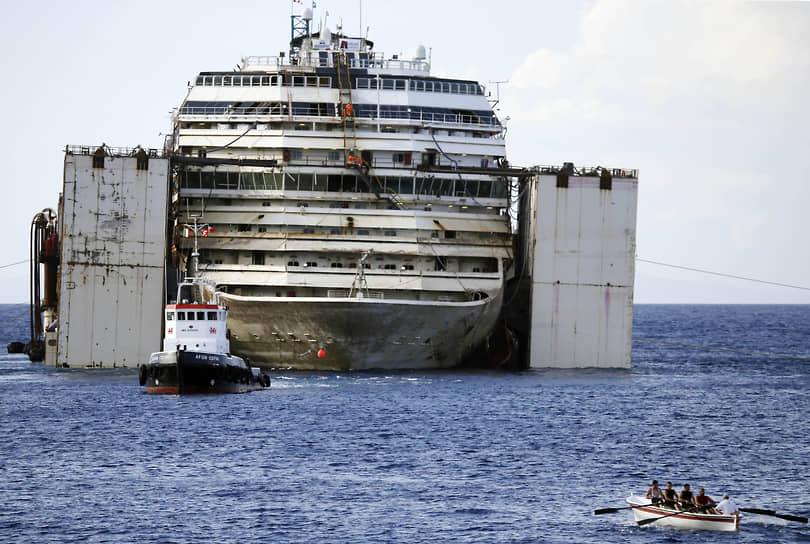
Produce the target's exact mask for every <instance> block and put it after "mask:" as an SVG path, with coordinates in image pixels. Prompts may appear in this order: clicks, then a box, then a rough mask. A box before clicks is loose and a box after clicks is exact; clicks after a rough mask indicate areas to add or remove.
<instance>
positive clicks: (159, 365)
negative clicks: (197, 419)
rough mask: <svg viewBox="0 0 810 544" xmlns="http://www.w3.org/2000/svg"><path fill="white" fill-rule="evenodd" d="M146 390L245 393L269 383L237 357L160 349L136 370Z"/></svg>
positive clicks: (188, 392) (154, 391)
mask: <svg viewBox="0 0 810 544" xmlns="http://www.w3.org/2000/svg"><path fill="white" fill-rule="evenodd" d="M139 378H140V383H141V385H143V386H145V387H146V392H147V393H164V394H173V395H177V394H200V393H247V392H249V391H256V390H259V389H262V388H263V387H266V386H267V385H269V384H270V380H269V378H268V377H267V376H266V375H262V374H258V373H256V372H254V371H253V369H251V368H250V367H249V366H248V365H247V364H246V363H245V362H244V360H242V359H241V358H240V357H235V356H233V355H227V354H224V353H205V352H192V351H161V352H157V353H153V354H152V356H151V357H150V359H149V363H147V364H145V365H141V367H140V369H139Z"/></svg>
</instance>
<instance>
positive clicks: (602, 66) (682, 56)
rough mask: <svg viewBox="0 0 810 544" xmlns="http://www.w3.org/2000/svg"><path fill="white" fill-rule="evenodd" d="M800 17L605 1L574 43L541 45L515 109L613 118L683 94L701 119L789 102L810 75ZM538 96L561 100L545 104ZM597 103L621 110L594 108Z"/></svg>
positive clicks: (527, 67)
mask: <svg viewBox="0 0 810 544" xmlns="http://www.w3.org/2000/svg"><path fill="white" fill-rule="evenodd" d="M792 15H793V13H792V10H790V9H784V8H783V7H779V6H777V7H774V6H773V4H770V5H763V4H754V3H742V2H731V1H708V2H706V1H703V2H687V1H662V0H656V1H646V2H637V1H632V0H597V1H596V2H594V3H593V4H591V5H590V6H589V7H588V8H587V9H586V10H585V11H584V12H583V14H582V17H581V19H580V23H579V27H578V29H577V38H576V40H575V42H574V44H573V45H572V46H571V47H570V48H568V49H566V50H564V51H553V50H550V49H539V50H537V51H534V52H532V53H530V54H529V55H527V56H526V58H525V59H524V60H523V62H522V64H521V65H520V66H519V67H518V68H517V69H516V70H515V72H514V73H513V75H512V78H511V81H512V84H513V87H514V90H515V92H514V95H513V99H514V100H513V101H512V102H511V103H510V107H511V108H512V110H513V112H514V113H513V114H512V115H513V116H519V115H526V116H529V117H531V118H535V119H552V118H556V119H565V120H567V121H572V120H573V121H594V120H596V121H599V120H602V121H605V122H611V121H614V120H615V118H616V114H617V113H618V112H619V111H621V112H622V113H623V117H624V118H626V119H633V120H636V121H644V120H645V119H646V120H649V119H650V118H651V117H658V116H665V114H664V113H665V112H661V109H663V108H669V107H671V106H672V104H673V102H675V103H677V104H678V105H684V104H690V105H691V106H692V108H693V110H694V116H695V117H698V116H700V115H704V116H705V115H706V113H707V110H708V111H716V110H718V109H719V110H729V109H730V110H732V111H734V112H735V113H736V112H737V111H738V110H740V109H745V108H750V107H751V106H752V105H756V106H757V107H758V108H762V107H765V108H768V109H770V108H775V109H780V108H781V107H782V106H784V104H783V103H782V102H783V97H794V98H796V97H798V96H799V93H797V92H795V91H796V90H797V89H807V87H808V79H809V78H810V75H809V74H808V72H809V71H808V67H810V55H809V54H808V53H809V52H810V48H808V43H807V42H808V40H807V37H806V36H805V34H806V29H803V28H802V25H801V24H798V23H797V21H795V20H794V18H793V16H792ZM764 97H766V98H768V99H770V100H772V102H771V103H770V104H763V103H762V102H763V98H764ZM538 100H544V101H546V102H547V103H549V104H552V105H553V104H554V103H557V104H558V107H553V106H547V107H546V110H543V111H540V112H538V109H537V107H536V103H537V101H538ZM594 106H599V107H604V108H608V109H609V108H610V107H611V106H612V107H613V111H611V113H610V114H608V115H603V116H599V115H594V111H593V108H594ZM578 111H579V112H581V114H580V115H577V112H578ZM804 111H807V109H806V107H805V108H804ZM572 114H573V117H572Z"/></svg>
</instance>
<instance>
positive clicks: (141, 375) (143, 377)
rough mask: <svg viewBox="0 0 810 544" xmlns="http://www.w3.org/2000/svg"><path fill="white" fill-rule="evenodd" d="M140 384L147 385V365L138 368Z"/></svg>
mask: <svg viewBox="0 0 810 544" xmlns="http://www.w3.org/2000/svg"><path fill="white" fill-rule="evenodd" d="M138 383H140V384H141V385H142V386H143V385H146V365H141V366H140V367H138Z"/></svg>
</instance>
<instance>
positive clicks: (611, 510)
mask: <svg viewBox="0 0 810 544" xmlns="http://www.w3.org/2000/svg"><path fill="white" fill-rule="evenodd" d="M631 508H635V506H623V507H621V508H600V509H599V510H594V511H593V515H594V516H601V515H602V514H612V513H614V512H618V511H619V510H630V509H631Z"/></svg>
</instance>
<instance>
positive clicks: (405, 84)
mask: <svg viewBox="0 0 810 544" xmlns="http://www.w3.org/2000/svg"><path fill="white" fill-rule="evenodd" d="M378 81H379V84H378V83H377V82H378ZM283 83H284V81H283V79H282V78H281V77H280V76H278V75H249V76H248V75H218V76H214V75H209V76H203V75H200V76H197V85H200V86H204V87H277V86H280V85H283ZM378 85H379V87H380V89H382V90H390V91H404V90H406V89H407V90H411V91H416V92H426V93H448V94H473V95H480V96H482V95H483V94H484V88H483V87H481V85H479V84H477V83H466V82H453V81H441V80H435V79H400V78H397V79H394V78H387V77H386V78H380V79H379V80H378V79H377V78H371V77H358V78H357V79H356V80H355V88H357V89H376V88H377V86H378ZM292 86H293V87H326V88H332V78H331V77H326V76H292Z"/></svg>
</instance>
